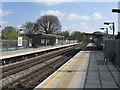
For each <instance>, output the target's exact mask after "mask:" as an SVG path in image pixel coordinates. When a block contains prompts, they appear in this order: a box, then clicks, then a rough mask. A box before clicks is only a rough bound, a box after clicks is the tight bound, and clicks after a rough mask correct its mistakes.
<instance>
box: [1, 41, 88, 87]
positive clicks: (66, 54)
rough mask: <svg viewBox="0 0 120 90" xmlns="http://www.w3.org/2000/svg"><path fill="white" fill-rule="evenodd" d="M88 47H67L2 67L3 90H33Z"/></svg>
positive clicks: (83, 45) (82, 45) (81, 45)
mask: <svg viewBox="0 0 120 90" xmlns="http://www.w3.org/2000/svg"><path fill="white" fill-rule="evenodd" d="M86 45H87V43H84V44H80V45H75V46H72V47H67V48H64V49H59V50H57V51H53V52H49V53H46V54H43V55H40V56H37V57H34V58H30V59H26V60H23V61H19V62H15V63H12V64H8V65H5V66H2V67H1V68H0V69H2V79H1V80H0V82H2V89H8V88H14V89H21V88H31V89H33V88H34V87H35V86H36V85H38V84H39V83H40V82H42V81H43V80H44V79H45V78H47V77H48V76H49V75H50V74H52V73H53V72H54V71H56V70H57V69H58V68H59V67H60V66H61V65H63V64H64V63H65V62H67V61H68V60H69V59H70V58H72V57H73V56H74V55H75V54H76V53H77V52H79V51H80V50H81V49H82V48H84V47H85V46H86Z"/></svg>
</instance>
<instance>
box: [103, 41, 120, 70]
mask: <svg viewBox="0 0 120 90" xmlns="http://www.w3.org/2000/svg"><path fill="white" fill-rule="evenodd" d="M103 52H104V56H105V58H107V59H110V60H111V61H112V62H113V63H114V64H115V65H116V66H117V67H118V68H119V69H120V39H118V40H105V41H104V47H103Z"/></svg>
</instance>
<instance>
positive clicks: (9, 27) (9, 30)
mask: <svg viewBox="0 0 120 90" xmlns="http://www.w3.org/2000/svg"><path fill="white" fill-rule="evenodd" d="M14 30H15V28H14V27H11V26H8V27H5V28H4V29H3V30H2V33H1V34H2V35H5V34H8V33H11V32H12V31H14Z"/></svg>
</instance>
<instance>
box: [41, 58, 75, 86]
mask: <svg viewBox="0 0 120 90" xmlns="http://www.w3.org/2000/svg"><path fill="white" fill-rule="evenodd" d="M73 61H74V60H72V61H70V62H69V63H68V64H67V65H66V66H65V67H64V68H63V70H62V71H61V72H59V73H58V74H57V75H56V76H55V77H54V78H53V79H52V80H50V81H49V82H48V83H47V84H46V85H45V86H44V87H43V88H47V87H49V85H50V84H51V83H52V82H53V81H54V80H55V79H56V78H57V77H58V76H60V75H61V74H62V73H63V71H64V70H66V69H67V67H68V66H69V65H71V63H72V62H73Z"/></svg>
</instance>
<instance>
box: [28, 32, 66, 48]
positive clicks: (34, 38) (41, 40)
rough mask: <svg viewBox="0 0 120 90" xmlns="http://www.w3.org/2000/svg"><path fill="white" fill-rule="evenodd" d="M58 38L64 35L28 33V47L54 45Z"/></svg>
mask: <svg viewBox="0 0 120 90" xmlns="http://www.w3.org/2000/svg"><path fill="white" fill-rule="evenodd" d="M58 38H63V39H64V36H58V35H52V34H30V35H27V39H28V45H29V47H40V46H48V45H52V46H53V45H55V44H57V43H58Z"/></svg>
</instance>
